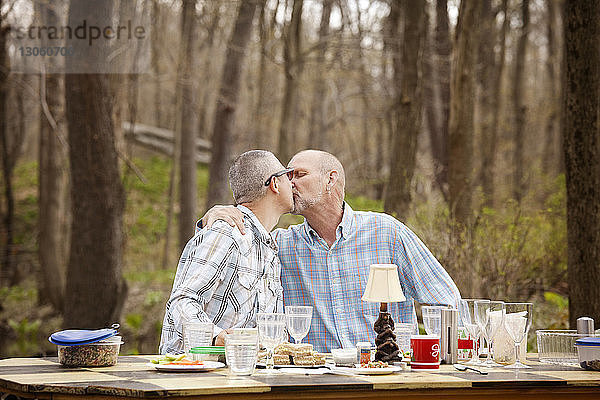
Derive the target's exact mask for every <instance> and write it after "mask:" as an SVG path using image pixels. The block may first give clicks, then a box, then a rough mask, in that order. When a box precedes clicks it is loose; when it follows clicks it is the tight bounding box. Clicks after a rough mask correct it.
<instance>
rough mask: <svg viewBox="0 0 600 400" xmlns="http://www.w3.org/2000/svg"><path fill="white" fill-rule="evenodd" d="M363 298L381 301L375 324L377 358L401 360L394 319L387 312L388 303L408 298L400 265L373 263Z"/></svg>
mask: <svg viewBox="0 0 600 400" xmlns="http://www.w3.org/2000/svg"><path fill="white" fill-rule="evenodd" d="M362 300H363V301H370V302H376V303H381V305H380V307H379V317H378V318H377V321H375V324H374V325H373V328H374V329H375V332H377V338H376V339H375V344H376V345H377V352H376V353H375V360H377V361H386V362H393V361H401V359H402V355H399V353H400V348H399V347H398V344H397V343H396V334H395V333H394V321H393V320H392V316H391V315H390V313H388V312H387V311H388V309H387V303H389V302H392V301H396V302H400V301H405V300H406V297H404V293H402V287H401V286H400V280H399V279H398V267H397V266H396V265H395V264H371V265H370V266H369V280H368V281H367V287H366V289H365V293H364V294H363V296H362Z"/></svg>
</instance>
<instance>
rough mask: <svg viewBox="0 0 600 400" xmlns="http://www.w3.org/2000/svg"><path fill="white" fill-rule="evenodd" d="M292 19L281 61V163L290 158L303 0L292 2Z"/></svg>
mask: <svg viewBox="0 0 600 400" xmlns="http://www.w3.org/2000/svg"><path fill="white" fill-rule="evenodd" d="M293 2H294V5H293V8H292V18H291V20H290V22H289V23H288V24H287V26H286V28H285V33H284V45H283V59H284V71H285V88H284V92H283V104H282V107H281V120H280V125H279V147H278V156H279V159H280V160H282V162H287V160H289V159H290V158H291V156H292V141H291V137H290V135H291V131H292V126H291V124H292V122H293V118H292V117H293V112H294V110H295V106H296V100H297V96H298V87H299V86H298V85H299V83H300V82H299V81H300V75H301V73H302V59H301V52H302V50H301V49H302V41H301V38H302V6H303V4H304V0H293Z"/></svg>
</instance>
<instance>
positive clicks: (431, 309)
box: [421, 306, 447, 336]
mask: <svg viewBox="0 0 600 400" xmlns="http://www.w3.org/2000/svg"><path fill="white" fill-rule="evenodd" d="M444 308H447V307H446V306H423V307H421V313H422V314H423V326H424V327H425V332H427V334H428V335H438V336H439V335H440V331H441V330H442V309H444Z"/></svg>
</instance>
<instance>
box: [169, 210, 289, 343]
mask: <svg viewBox="0 0 600 400" xmlns="http://www.w3.org/2000/svg"><path fill="white" fill-rule="evenodd" d="M238 209H239V210H240V211H241V212H242V213H243V214H244V217H245V218H244V223H245V226H246V230H247V234H246V235H242V234H241V233H240V232H239V230H238V229H237V228H232V227H231V226H229V225H228V224H227V223H225V222H223V221H217V222H216V223H215V224H214V225H213V226H212V228H210V229H203V230H197V231H196V234H195V235H194V237H193V238H192V239H190V241H189V242H188V243H187V245H186V246H185V249H184V250H183V253H182V254H181V258H180V259H179V265H178V266H177V273H176V275H175V281H174V283H173V290H172V291H171V296H170V298H169V300H168V301H167V305H166V312H165V317H164V321H163V328H162V335H161V343H160V349H159V350H160V352H161V353H162V354H164V353H167V352H168V353H181V352H182V351H183V336H182V326H183V322H184V321H190V322H199V321H204V322H206V321H211V322H212V323H213V324H215V327H214V335H215V336H216V335H217V334H218V333H219V332H221V331H222V330H223V329H228V328H243V327H254V326H256V313H257V312H281V311H283V307H282V306H283V300H282V293H283V289H282V287H281V279H280V274H281V265H280V264H279V259H278V258H277V244H276V243H275V241H274V240H273V238H272V237H271V235H270V234H269V232H267V231H266V230H265V228H264V227H263V226H262V224H261V223H260V222H259V220H258V219H257V218H256V216H255V215H254V214H253V213H252V212H251V211H250V210H249V209H248V208H246V207H244V206H238Z"/></svg>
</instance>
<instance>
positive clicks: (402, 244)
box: [394, 221, 460, 307]
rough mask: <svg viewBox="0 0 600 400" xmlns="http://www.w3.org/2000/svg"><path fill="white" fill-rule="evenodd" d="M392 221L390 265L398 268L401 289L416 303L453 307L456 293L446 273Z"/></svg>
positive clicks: (410, 234)
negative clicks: (392, 250)
mask: <svg viewBox="0 0 600 400" xmlns="http://www.w3.org/2000/svg"><path fill="white" fill-rule="evenodd" d="M395 222H396V229H395V236H396V237H395V248H394V262H395V263H396V265H399V266H400V268H399V271H398V272H399V273H400V278H401V281H403V286H405V287H404V288H403V289H404V290H405V291H407V292H408V294H409V295H410V296H411V297H413V298H414V299H415V300H417V301H418V302H419V303H427V304H445V305H450V306H454V307H457V306H458V300H459V299H460V292H459V291H458V288H457V287H456V284H455V283H454V281H453V280H452V278H451V277H450V275H448V272H446V270H445V269H444V267H442V265H441V264H440V263H439V261H438V260H437V259H436V258H435V257H434V255H433V254H431V251H429V249H428V248H427V247H426V246H425V244H423V242H422V241H421V240H420V239H419V238H418V237H417V235H415V233H414V232H412V231H411V230H410V229H409V228H408V227H406V226H405V225H404V224H402V223H401V222H399V221H395ZM407 297H408V296H407Z"/></svg>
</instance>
